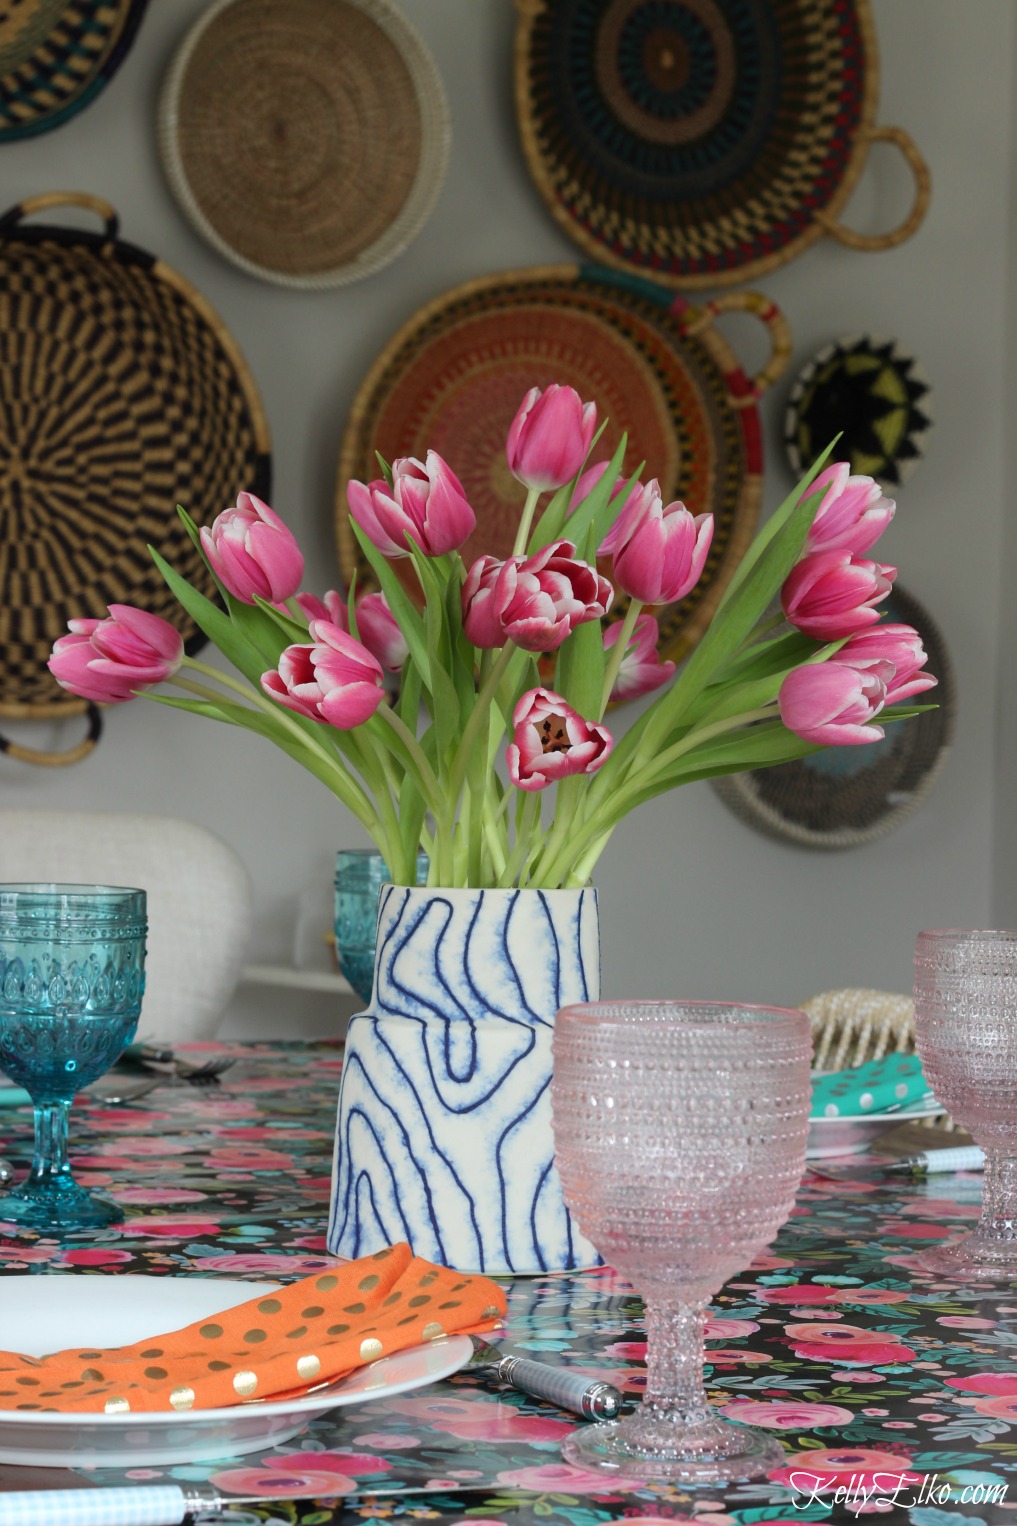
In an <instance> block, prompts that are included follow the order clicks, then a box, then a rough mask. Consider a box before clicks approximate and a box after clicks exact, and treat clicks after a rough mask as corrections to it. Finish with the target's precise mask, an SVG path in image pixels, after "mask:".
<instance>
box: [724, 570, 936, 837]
mask: <svg viewBox="0 0 1017 1526" xmlns="http://www.w3.org/2000/svg"><path fill="white" fill-rule="evenodd" d="M883 608H884V609H885V615H884V619H886V620H888V621H898V622H900V621H902V622H903V623H904V624H906V625H913V626H914V628H915V630H917V632H918V634H919V635H920V636H921V638H922V641H923V642H924V644H925V649H926V651H927V652H928V654H929V664H928V669H929V672H930V673H935V675H936V677H937V678H938V680H939V683H938V686H937V687H936V688H935V689H932V690H930V691H929V692H928V693H927V694H923V695H921V696H920V698H919V701H918V702H919V703H922V702H924V701H928V702H929V703H930V704H932V705H935V706H936V709H934V710H926V711H923V713H922V714H921V715H916V716H914V717H913V718H912V719H911V720H909V721H908V722H907V723H906V724H905V725H901V724H896V725H893V724H891V725H888V726H887V727H886V728H885V735H884V737H883V740H882V741H881V742H870V743H866V745H865V746H864V747H828V748H825V749H824V750H823V751H822V752H817V753H813V754H810V756H809V757H807V758H802V759H799V760H798V761H797V762H794V763H779V764H777V765H776V766H775V767H774V768H760V769H753V770H750V771H749V772H747V773H743V774H728V775H726V776H725V777H723V778H718V779H711V781H710V783H711V785H712V787H713V789H714V790H715V792H716V793H717V794H718V795H719V796H720V798H721V799H722V800H723V801H724V803H725V804H726V805H728V806H730V807H731V809H732V811H734V813H735V815H736V816H740V817H741V819H742V820H743V821H745V822H747V823H748V825H749V826H752V827H755V828H756V829H757V830H758V831H760V832H763V833H765V834H766V835H767V836H768V837H777V838H780V839H781V840H782V841H784V842H790V843H794V844H796V845H797V846H798V847H802V848H857V847H859V846H861V845H862V844H863V843H867V842H873V841H874V840H875V839H876V838H878V837H883V836H885V835H886V833H887V832H891V831H893V829H894V828H895V827H897V826H899V825H900V824H901V822H902V821H906V820H907V818H908V817H909V816H910V815H911V814H912V812H913V811H915V810H917V808H918V807H919V806H920V805H921V804H922V802H923V801H924V800H925V799H926V797H927V796H928V794H929V791H930V790H931V789H932V787H933V785H934V784H935V782H936V779H937V778H938V776H939V772H940V769H941V768H942V766H943V763H944V761H945V759H946V754H947V750H948V748H949V745H950V741H951V739H952V736H953V726H954V707H955V700H954V680H953V668H952V664H951V662H950V654H949V652H948V651H947V648H946V643H945V641H944V640H943V636H942V633H941V632H940V630H939V629H938V627H937V626H936V624H935V622H934V621H933V619H932V617H931V616H930V615H929V613H928V611H927V610H926V609H925V608H924V607H923V605H921V604H920V603H919V602H918V600H917V599H916V598H914V597H913V596H912V595H911V594H908V593H905V591H904V589H903V588H899V587H897V586H894V589H893V592H892V593H891V594H890V597H889V598H888V599H887V600H886V602H885V604H884V606H883Z"/></svg>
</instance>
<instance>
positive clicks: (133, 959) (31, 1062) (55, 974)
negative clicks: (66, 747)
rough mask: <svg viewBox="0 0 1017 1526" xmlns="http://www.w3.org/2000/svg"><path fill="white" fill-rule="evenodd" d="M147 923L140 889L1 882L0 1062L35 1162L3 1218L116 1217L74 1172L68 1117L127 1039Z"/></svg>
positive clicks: (37, 1225)
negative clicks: (30, 1132) (28, 1124)
mask: <svg viewBox="0 0 1017 1526" xmlns="http://www.w3.org/2000/svg"><path fill="white" fill-rule="evenodd" d="M147 927H148V922H147V918H146V896H145V892H144V891H143V890H132V889H124V888H121V887H120V886H116V885H0V1069H3V1070H5V1071H6V1072H7V1074H8V1075H9V1076H10V1077H11V1079H12V1080H13V1081H15V1082H16V1083H17V1084H18V1085H19V1086H23V1087H24V1088H25V1090H26V1091H27V1092H28V1093H29V1095H30V1096H31V1098H32V1102H33V1104H34V1106H35V1152H34V1157H33V1160H32V1167H31V1170H30V1171H29V1173H28V1176H27V1177H26V1179H25V1180H24V1181H23V1182H21V1183H20V1184H19V1186H17V1187H15V1188H14V1189H13V1190H12V1191H11V1192H8V1193H7V1194H6V1195H5V1196H3V1197H0V1219H7V1220H13V1221H14V1222H16V1223H18V1224H24V1225H26V1226H31V1227H32V1228H33V1229H79V1228H90V1227H94V1226H99V1225H103V1224H115V1223H118V1222H119V1221H120V1220H121V1219H122V1218H123V1217H124V1212H123V1209H122V1208H120V1207H118V1205H117V1204H116V1203H114V1202H112V1201H111V1200H110V1199H109V1198H105V1197H103V1196H101V1194H99V1193H93V1192H89V1191H88V1190H87V1189H86V1188H85V1187H82V1186H80V1185H79V1184H78V1183H77V1182H76V1181H75V1180H74V1177H73V1175H72V1174H71V1168H70V1164H69V1162H68V1159H67V1115H68V1113H69V1111H70V1107H71V1103H72V1102H73V1100H74V1097H75V1094H76V1093H77V1092H79V1091H81V1090H82V1089H83V1088H84V1087H86V1086H89V1085H91V1083H92V1082H93V1081H94V1080H96V1079H97V1078H98V1077H99V1076H101V1075H103V1074H104V1072H105V1071H107V1070H108V1069H109V1068H110V1066H111V1065H113V1064H114V1063H115V1062H116V1061H117V1060H118V1059H119V1057H120V1055H121V1053H122V1052H123V1050H124V1047H125V1046H126V1045H127V1044H129V1043H130V1041H131V1039H132V1038H133V1037H134V1034H135V1031H136V1029H137V1026H138V1018H139V1016H140V1015H141V997H142V993H143V991H144V988H145V933H146V930H147Z"/></svg>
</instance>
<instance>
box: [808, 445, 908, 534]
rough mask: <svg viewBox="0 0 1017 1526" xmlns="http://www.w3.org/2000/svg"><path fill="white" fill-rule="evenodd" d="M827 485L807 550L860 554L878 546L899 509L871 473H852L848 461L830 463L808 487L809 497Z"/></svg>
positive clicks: (810, 531) (813, 523)
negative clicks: (885, 494)
mask: <svg viewBox="0 0 1017 1526" xmlns="http://www.w3.org/2000/svg"><path fill="white" fill-rule="evenodd" d="M818 488H825V489H826V492H825V494H824V496H823V501H822V503H821V504H820V505H819V509H818V511H817V513H816V517H815V519H814V520H813V521H812V528H811V529H810V530H809V535H808V540H807V541H806V550H807V551H850V552H851V554H852V556H860V555H861V553H862V552H863V551H868V550H869V548H870V546H874V545H875V543H876V541H877V540H878V539H879V537H880V536H881V535H882V533H883V531H884V530H885V529H886V527H887V525H888V524H889V523H890V521H891V519H892V518H893V516H894V512H895V510H896V507H897V506H896V504H895V503H894V501H893V499H892V498H884V497H883V491H882V489H881V488H880V486H879V483H878V482H875V481H873V479H872V478H871V477H852V476H851V468H850V466H849V465H848V463H847V462H846V461H836V462H835V463H834V464H833V466H828V467H827V468H826V470H825V471H822V472H820V474H819V476H818V477H817V478H816V480H815V482H813V484H812V486H811V487H810V488H808V490H807V492H806V493H805V495H804V496H805V497H808V496H810V495H811V494H812V493H815V492H816V490H817V489H818Z"/></svg>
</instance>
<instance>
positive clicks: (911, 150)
mask: <svg viewBox="0 0 1017 1526" xmlns="http://www.w3.org/2000/svg"><path fill="white" fill-rule="evenodd" d="M515 95H516V112H517V116H518V119H519V127H520V133H521V137H522V146H523V152H524V155H525V158H526V162H527V164H528V166H529V169H530V172H531V174H532V176H533V178H534V181H535V182H536V185H537V188H538V190H539V191H540V194H541V196H542V197H543V199H544V201H545V202H546V203H547V206H548V208H549V209H550V211H551V213H552V214H553V216H554V217H555V218H556V220H557V221H558V222H559V223H560V225H561V226H562V227H563V228H564V229H565V231H566V232H567V233H568V234H569V235H570V236H571V237H572V238H573V239H575V240H576V241H577V242H578V243H579V244H580V246H581V247H582V248H583V249H584V250H585V251H586V252H587V254H589V255H590V256H591V257H592V258H594V259H597V260H599V261H601V262H603V263H606V264H610V265H614V266H618V267H621V268H624V269H629V270H633V271H639V272H641V273H643V274H645V275H648V276H652V277H653V278H654V279H656V280H659V281H664V282H666V283H667V284H669V285H671V286H680V287H683V288H692V287H696V286H718V285H723V284H725V283H728V282H740V281H745V280H749V279H752V280H755V279H757V278H758V277H759V276H760V275H761V274H762V273H763V272H765V271H768V270H772V269H773V268H774V267H776V266H778V265H782V264H784V263H785V261H787V260H790V259H792V258H793V257H794V256H795V255H797V254H800V253H802V252H803V250H805V249H807V248H808V247H809V245H810V244H812V243H814V242H815V241H816V240H817V239H819V238H821V237H823V235H824V234H830V235H831V236H832V237H834V238H836V239H837V240H838V241H839V242H840V243H842V244H846V245H847V246H848V247H850V248H853V249H871V250H878V249H889V248H891V247H893V246H894V245H895V244H899V243H901V242H903V240H905V239H907V238H910V236H911V235H912V234H913V233H914V232H915V230H916V229H917V228H918V226H919V225H920V223H921V221H922V218H923V217H924V215H925V210H926V207H927V206H928V202H929V195H930V189H929V187H930V181H929V172H928V169H927V167H926V165H925V163H924V161H923V159H922V157H921V155H920V153H919V152H918V149H917V148H916V147H915V145H914V143H913V142H912V140H911V139H910V138H909V137H908V135H907V133H906V132H904V131H903V129H902V128H899V127H887V126H877V125H876V122H875V115H876V108H877V96H878V55H877V47H876V36H875V28H874V25H873V21H872V16H871V12H870V9H869V3H868V0H524V3H523V4H522V5H521V7H520V12H519V21H518V27H517V33H516V54H515ZM875 142H887V143H892V144H894V145H895V146H896V147H897V148H898V149H899V150H900V151H901V152H902V153H903V155H904V156H905V158H906V160H907V162H908V164H909V166H910V168H911V170H912V172H913V175H914V179H915V197H914V202H913V204H912V207H911V210H910V211H909V213H908V214H907V216H906V217H905V219H904V221H903V222H902V223H901V224H900V225H899V226H898V227H896V228H894V229H893V230H891V231H889V232H884V233H880V234H875V235H872V234H863V233H857V232H854V231H853V230H852V229H850V228H848V227H846V226H845V225H844V224H843V223H842V222H841V221H840V214H841V211H842V209H843V207H844V205H845V203H846V202H847V200H848V198H849V196H850V195H851V192H852V190H853V189H854V187H855V185H856V184H857V182H858V179H859V176H860V175H861V174H862V171H863V170H864V168H865V164H866V160H867V157H868V152H869V148H870V146H871V145H872V144H873V143H875Z"/></svg>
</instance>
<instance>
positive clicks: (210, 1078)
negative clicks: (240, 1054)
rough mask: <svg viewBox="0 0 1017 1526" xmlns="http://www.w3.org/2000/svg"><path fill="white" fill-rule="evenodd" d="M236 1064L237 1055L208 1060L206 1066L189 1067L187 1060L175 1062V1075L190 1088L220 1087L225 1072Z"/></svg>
mask: <svg viewBox="0 0 1017 1526" xmlns="http://www.w3.org/2000/svg"><path fill="white" fill-rule="evenodd" d="M235 1064H236V1056H235V1055H225V1054H224V1055H220V1056H219V1058H218V1059H216V1060H206V1061H205V1063H204V1065H189V1064H188V1062H187V1061H186V1060H174V1062H173V1074H174V1075H175V1076H176V1077H177V1079H178V1080H180V1081H186V1082H187V1084H188V1086H218V1084H219V1077H220V1076H221V1075H222V1073H223V1071H224V1070H229V1068H230V1066H231V1065H235Z"/></svg>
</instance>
